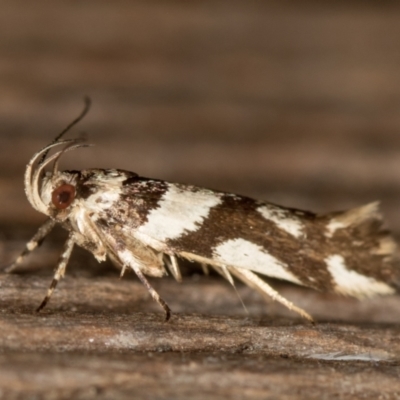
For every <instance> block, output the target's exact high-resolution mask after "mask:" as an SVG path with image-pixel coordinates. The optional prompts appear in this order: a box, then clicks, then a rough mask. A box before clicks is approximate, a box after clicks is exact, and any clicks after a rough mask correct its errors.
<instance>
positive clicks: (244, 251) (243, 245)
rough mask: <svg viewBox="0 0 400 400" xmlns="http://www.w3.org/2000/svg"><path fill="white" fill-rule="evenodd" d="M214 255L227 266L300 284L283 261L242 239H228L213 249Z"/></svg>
mask: <svg viewBox="0 0 400 400" xmlns="http://www.w3.org/2000/svg"><path fill="white" fill-rule="evenodd" d="M214 257H215V258H216V260H218V261H219V262H221V263H223V264H226V265H227V266H234V267H237V268H244V269H249V270H251V271H254V272H258V273H260V274H263V275H266V276H269V277H271V278H278V279H283V280H285V281H289V282H293V283H297V284H300V285H301V284H302V282H301V281H300V280H299V279H298V278H297V277H296V276H295V275H293V274H292V273H291V272H290V271H289V270H288V267H287V265H286V264H285V263H283V262H281V261H279V260H278V259H277V258H275V257H273V256H272V255H271V254H268V253H267V252H266V251H265V250H264V249H263V248H262V247H261V246H258V245H256V244H254V243H251V242H249V241H247V240H244V239H240V238H238V239H229V240H227V241H225V242H223V243H221V244H220V245H218V246H217V247H216V248H215V250H214Z"/></svg>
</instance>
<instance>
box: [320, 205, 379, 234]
mask: <svg viewBox="0 0 400 400" xmlns="http://www.w3.org/2000/svg"><path fill="white" fill-rule="evenodd" d="M381 218H382V216H381V214H380V212H379V202H374V203H370V204H367V205H365V206H361V207H358V208H353V209H351V210H348V211H344V212H342V213H340V214H338V215H337V216H336V217H335V218H332V219H331V220H330V221H329V223H328V224H327V226H326V229H327V231H328V232H327V235H326V236H328V237H332V236H333V235H334V234H335V232H336V231H337V230H338V229H344V228H348V227H349V226H356V225H358V224H360V223H362V222H364V221H367V220H377V221H380V220H381Z"/></svg>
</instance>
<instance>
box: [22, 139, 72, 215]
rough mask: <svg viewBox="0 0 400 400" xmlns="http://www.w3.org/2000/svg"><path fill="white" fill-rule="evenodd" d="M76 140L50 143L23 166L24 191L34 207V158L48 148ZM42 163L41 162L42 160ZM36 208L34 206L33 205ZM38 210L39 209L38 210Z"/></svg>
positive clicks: (45, 151)
mask: <svg viewBox="0 0 400 400" xmlns="http://www.w3.org/2000/svg"><path fill="white" fill-rule="evenodd" d="M72 142H76V139H68V140H61V141H59V142H55V143H51V144H49V145H48V146H46V147H44V148H43V149H42V150H40V151H38V152H37V153H36V154H35V155H34V156H33V157H32V158H31V159H30V160H29V163H28V164H27V166H26V168H25V175H24V184H25V193H26V197H27V198H28V200H29V202H30V203H31V204H32V206H33V207H35V200H34V198H33V190H32V178H33V164H35V162H36V160H37V159H38V158H39V157H40V156H41V155H42V154H44V153H48V152H49V150H50V149H52V148H53V147H56V146H60V145H62V144H66V143H72ZM42 164H43V162H42ZM35 208H36V207H35ZM38 211H39V210H38Z"/></svg>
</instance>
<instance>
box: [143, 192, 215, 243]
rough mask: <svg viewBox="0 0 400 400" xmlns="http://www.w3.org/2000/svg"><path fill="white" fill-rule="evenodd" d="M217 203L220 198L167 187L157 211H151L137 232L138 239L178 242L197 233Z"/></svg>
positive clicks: (211, 193) (209, 194)
mask: <svg viewBox="0 0 400 400" xmlns="http://www.w3.org/2000/svg"><path fill="white" fill-rule="evenodd" d="M220 202H221V198H220V197H219V196H218V195H216V194H214V193H213V192H212V191H206V190H202V191H197V192H191V191H189V190H184V189H180V188H179V187H177V186H176V185H173V184H169V186H168V191H167V192H165V194H164V195H163V197H162V198H161V200H160V202H159V205H158V208H156V209H154V210H151V211H150V213H149V214H148V216H147V222H146V223H144V224H143V225H142V226H140V227H139V228H138V233H139V236H140V234H143V235H146V236H149V237H151V238H154V239H156V240H157V241H160V242H165V240H168V239H176V238H179V237H180V236H181V235H183V234H184V233H186V232H191V231H196V230H197V229H199V227H200V225H201V223H202V222H203V221H204V220H205V219H206V218H207V216H208V214H209V212H210V209H211V208H213V207H215V206H217V205H218V204H220Z"/></svg>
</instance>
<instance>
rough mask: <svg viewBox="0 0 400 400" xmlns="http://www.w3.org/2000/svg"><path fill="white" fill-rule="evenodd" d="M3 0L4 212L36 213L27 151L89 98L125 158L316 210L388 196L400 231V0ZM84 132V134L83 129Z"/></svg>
mask: <svg viewBox="0 0 400 400" xmlns="http://www.w3.org/2000/svg"><path fill="white" fill-rule="evenodd" d="M374 4H375V3H373V2H357V1H354V2H339V3H337V4H328V3H325V4H324V5H321V4H320V2H316V1H315V2H313V1H306V2H301V4H300V3H299V2H295V1H284V2H278V1H277V2H274V1H268V2H265V1H210V2H201V1H191V2H185V1H169V2H161V1H134V2H132V1H114V2H106V1H104V2H102V1H96V2H93V1H65V2H51V1H38V2H26V1H5V2H2V7H1V12H0V88H1V90H0V121H1V124H0V147H1V158H0V171H1V172H0V193H1V197H0V223H3V222H7V223H17V222H22V223H32V224H33V223H37V222H38V221H39V220H40V219H41V217H40V216H39V215H38V214H37V213H36V212H35V211H33V210H32V209H31V207H30V206H29V204H28V203H27V201H26V200H25V195H24V192H23V184H22V175H23V171H24V167H25V164H26V163H27V161H28V160H29V158H30V157H31V156H32V155H33V153H34V152H36V151H37V150H38V149H39V148H41V147H42V146H44V145H45V144H47V143H48V142H49V141H50V140H51V139H52V138H53V137H54V136H55V135H56V134H57V133H58V132H59V131H60V130H61V129H62V128H63V127H64V126H65V125H66V124H67V123H68V122H70V121H71V120H72V119H73V118H74V117H75V116H76V115H77V114H78V113H79V111H80V109H81V107H82V98H83V96H84V95H86V94H87V95H89V96H91V98H92V100H93V108H92V111H91V113H90V114H89V116H88V117H87V118H86V119H85V121H84V122H83V123H82V124H81V125H80V126H78V128H77V129H76V130H75V134H78V133H79V132H81V131H85V132H87V134H88V136H89V139H90V141H91V142H93V143H95V144H96V147H94V148H92V149H89V150H83V151H79V152H75V153H73V154H70V155H68V156H67V157H65V160H64V164H63V166H65V168H79V169H81V168H86V167H94V166H96V167H118V168H125V169H128V170H134V171H136V172H138V173H140V174H142V175H145V176H152V177H158V178H162V179H167V180H172V181H181V182H188V183H193V184H198V185H202V186H208V187H213V188H218V189H223V190H228V191H234V192H239V193H242V194H247V195H251V196H256V197H259V198H262V199H268V200H271V201H275V202H280V203H282V204H286V205H291V206H294V207H299V208H308V209H312V210H315V211H320V212H323V211H328V210H333V209H341V208H344V207H351V206H356V205H358V204H362V203H365V202H369V201H373V200H376V199H381V200H383V209H384V210H385V213H386V214H387V215H388V216H389V220H390V221H391V226H392V228H393V229H394V230H396V231H398V232H399V231H400V213H398V211H397V208H398V207H397V205H398V203H399V201H400V176H399V174H398V170H399V168H400V113H399V110H400V79H399V71H400V41H399V36H400V24H399V16H400V7H399V6H397V3H396V2H389V1H387V2H379V6H374ZM71 135H74V133H71Z"/></svg>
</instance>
